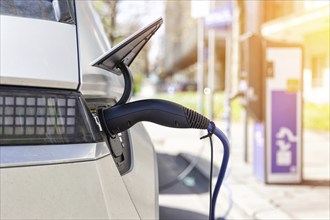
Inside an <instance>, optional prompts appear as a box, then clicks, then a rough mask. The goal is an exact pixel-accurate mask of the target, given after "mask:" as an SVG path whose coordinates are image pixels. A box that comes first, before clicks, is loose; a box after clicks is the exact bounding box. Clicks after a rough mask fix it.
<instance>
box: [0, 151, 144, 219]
mask: <svg viewBox="0 0 330 220" xmlns="http://www.w3.org/2000/svg"><path fill="white" fill-rule="evenodd" d="M0 177H1V178H0V183H1V185H0V188H1V193H0V198H1V203H0V204H1V205H0V206H1V212H0V213H1V214H0V217H1V219H138V218H139V216H138V214H137V212H136V210H135V207H134V204H133V203H132V202H131V198H130V196H129V194H128V192H127V190H126V188H125V185H124V183H123V181H122V178H121V176H120V174H119V172H118V170H117V167H116V165H115V164H114V162H113V159H112V157H111V156H106V157H104V158H102V159H99V160H96V161H90V162H80V163H64V164H57V165H48V166H27V167H15V168H2V169H1V172H0Z"/></svg>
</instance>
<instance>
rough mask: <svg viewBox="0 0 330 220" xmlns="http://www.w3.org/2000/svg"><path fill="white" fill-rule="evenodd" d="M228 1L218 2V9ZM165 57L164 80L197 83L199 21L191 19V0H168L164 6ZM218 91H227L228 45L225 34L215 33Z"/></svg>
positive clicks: (205, 53)
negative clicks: (226, 54) (226, 55)
mask: <svg viewBox="0 0 330 220" xmlns="http://www.w3.org/2000/svg"><path fill="white" fill-rule="evenodd" d="M225 3H227V1H215V8H221V7H222V5H224V4H225ZM165 26H166V30H165V40H164V48H165V54H166V55H165V57H164V69H163V74H162V76H163V77H172V76H174V75H179V76H175V77H174V78H175V79H180V80H179V81H184V80H183V79H184V78H185V79H186V80H189V81H190V83H192V82H195V83H196V62H197V20H196V19H193V18H192V17H191V1H166V5H165ZM204 33H205V34H204V42H205V44H204V45H205V51H204V60H205V64H207V58H208V53H207V45H208V42H207V39H208V38H207V29H205V32H204ZM215 48H216V49H215V50H216V53H215V59H216V64H215V71H216V78H215V80H216V83H215V85H216V88H215V89H217V90H219V89H223V88H224V75H225V74H224V68H225V43H224V38H223V35H221V34H220V33H219V32H217V33H216V44H215ZM204 76H205V77H204V84H206V79H207V65H205V69H204Z"/></svg>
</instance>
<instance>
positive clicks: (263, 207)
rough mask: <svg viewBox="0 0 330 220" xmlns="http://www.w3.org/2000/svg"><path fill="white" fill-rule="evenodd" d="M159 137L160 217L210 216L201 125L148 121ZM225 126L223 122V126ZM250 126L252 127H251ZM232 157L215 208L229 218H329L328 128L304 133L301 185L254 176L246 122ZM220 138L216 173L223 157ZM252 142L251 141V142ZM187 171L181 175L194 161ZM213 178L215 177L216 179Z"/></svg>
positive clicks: (237, 130) (206, 150)
mask: <svg viewBox="0 0 330 220" xmlns="http://www.w3.org/2000/svg"><path fill="white" fill-rule="evenodd" d="M145 126H146V128H147V130H148V131H149V133H150V136H151V138H152V140H153V141H154V144H155V147H156V150H157V152H158V158H159V170H160V173H159V175H160V184H161V189H160V196H159V202H160V206H161V208H160V218H161V219H207V218H208V207H209V203H208V201H209V200H208V199H209V198H208V192H207V191H208V170H209V153H210V151H209V144H208V141H207V140H204V141H200V140H199V137H200V136H201V133H200V132H199V131H196V130H180V129H171V128H165V127H161V126H158V125H155V124H151V123H145ZM220 127H221V126H220ZM250 130H251V129H250ZM232 131H233V134H235V135H233V136H232V138H231V143H232V146H231V161H230V166H229V172H228V175H227V179H226V181H225V185H224V187H223V189H222V190H221V195H220V199H219V200H218V201H219V202H218V206H217V209H216V215H217V216H218V217H220V216H223V215H226V212H227V211H228V210H229V208H230V207H231V208H230V212H229V213H228V215H227V219H330V213H329V210H330V194H329V191H330V185H329V180H330V176H329V175H330V171H329V169H330V165H329V161H330V159H329V157H330V156H329V155H330V153H329V149H330V147H329V132H327V133H314V132H310V131H305V132H304V146H305V147H304V171H303V175H304V181H303V183H302V184H299V185H267V184H264V183H262V182H260V181H257V180H256V178H255V177H254V175H253V167H252V163H251V161H252V159H251V158H252V151H251V150H250V151H249V156H250V159H249V163H244V162H243V156H242V146H243V140H242V133H243V130H242V126H241V125H240V124H234V125H233V127H232ZM219 146H220V142H217V141H215V151H214V152H215V166H214V168H215V172H214V173H215V174H216V173H217V170H218V168H219V166H220V162H221V147H219ZM250 146H252V145H250ZM191 162H193V163H196V166H194V169H192V170H191V172H189V173H188V175H181V176H179V177H177V176H178V175H179V174H180V173H182V171H184V170H185V168H186V167H187V166H188V165H189V164H190V163H191ZM215 180H216V179H215V177H214V182H215Z"/></svg>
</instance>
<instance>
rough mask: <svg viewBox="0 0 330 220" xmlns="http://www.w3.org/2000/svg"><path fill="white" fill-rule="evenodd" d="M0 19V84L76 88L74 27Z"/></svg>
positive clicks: (47, 22)
mask: <svg viewBox="0 0 330 220" xmlns="http://www.w3.org/2000/svg"><path fill="white" fill-rule="evenodd" d="M0 16H1V19H0V28H1V30H0V34H1V36H0V39H1V41H0V42H1V43H0V51H1V53H0V59H1V60H0V63H1V66H0V83H1V84H5V85H19V86H35V87H47V88H63V89H77V87H78V85H79V71H78V55H77V38H76V27H75V25H70V24H64V23H58V22H53V21H47V20H40V19H34V18H23V17H15V16H6V15H0ZM16 27H19V28H16ZM40 30H42V31H40Z"/></svg>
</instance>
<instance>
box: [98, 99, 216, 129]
mask: <svg viewBox="0 0 330 220" xmlns="http://www.w3.org/2000/svg"><path fill="white" fill-rule="evenodd" d="M99 118H100V120H101V124H102V126H103V128H104V130H105V131H106V132H107V133H108V134H109V135H113V134H117V133H119V132H122V131H125V130H127V129H129V128H130V127H132V126H133V125H134V124H136V123H137V122H140V121H149V122H153V123H156V124H159V125H163V126H166V127H172V128H196V129H207V127H208V125H209V123H210V120H209V119H207V118H206V117H204V116H203V115H201V114H199V113H197V112H195V111H193V110H191V109H188V108H185V107H183V106H181V105H179V104H176V103H173V102H170V101H165V100H158V99H148V100H140V101H136V102H130V103H127V104H123V105H118V106H114V107H111V108H108V109H103V110H101V112H100V115H99Z"/></svg>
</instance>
